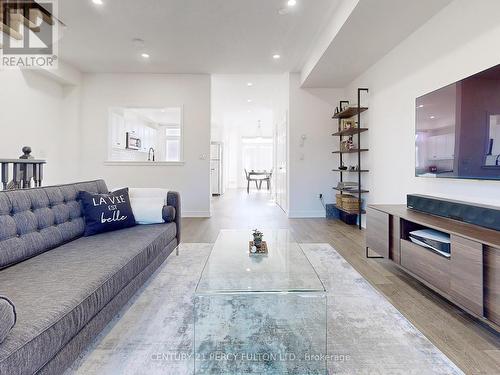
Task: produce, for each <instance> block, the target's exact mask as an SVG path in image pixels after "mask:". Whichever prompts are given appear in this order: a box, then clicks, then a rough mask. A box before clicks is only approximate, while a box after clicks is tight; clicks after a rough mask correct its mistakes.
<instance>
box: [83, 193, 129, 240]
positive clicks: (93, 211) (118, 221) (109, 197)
mask: <svg viewBox="0 0 500 375" xmlns="http://www.w3.org/2000/svg"><path fill="white" fill-rule="evenodd" d="M78 199H79V200H80V202H81V203H82V208H83V215H84V217H85V233H84V236H92V235H94V234H98V233H103V232H109V231H113V230H118V229H123V228H128V227H133V226H134V225H135V217H134V214H133V212H132V207H131V206H130V198H129V196H128V188H125V189H120V190H117V191H114V192H112V193H109V194H98V193H89V192H87V191H80V192H79V193H78Z"/></svg>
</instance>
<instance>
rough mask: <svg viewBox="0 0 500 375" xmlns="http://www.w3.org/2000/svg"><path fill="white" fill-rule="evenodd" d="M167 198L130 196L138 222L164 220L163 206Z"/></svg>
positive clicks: (154, 222) (150, 222)
mask: <svg viewBox="0 0 500 375" xmlns="http://www.w3.org/2000/svg"><path fill="white" fill-rule="evenodd" d="M164 205H165V198H162V197H153V198H132V197H131V198H130V206H132V212H133V213H134V217H135V222H136V223H137V224H161V223H164V222H165V220H163V206H164Z"/></svg>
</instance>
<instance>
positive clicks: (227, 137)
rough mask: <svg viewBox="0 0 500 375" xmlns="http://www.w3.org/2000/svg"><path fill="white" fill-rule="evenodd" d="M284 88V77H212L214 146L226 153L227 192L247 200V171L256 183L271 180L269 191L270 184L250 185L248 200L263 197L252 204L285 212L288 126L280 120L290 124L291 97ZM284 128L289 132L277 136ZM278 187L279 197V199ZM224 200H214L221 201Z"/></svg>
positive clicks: (224, 169)
mask: <svg viewBox="0 0 500 375" xmlns="http://www.w3.org/2000/svg"><path fill="white" fill-rule="evenodd" d="M284 82H285V80H284V79H283V76H281V75H213V76H212V129H211V134H212V136H211V141H212V142H218V143H219V144H221V147H222V149H223V150H224V151H223V156H222V164H221V166H220V169H221V170H222V174H223V182H222V184H223V189H221V190H222V191H223V192H225V193H226V194H227V195H228V196H229V193H231V192H232V191H233V190H234V191H235V190H241V191H244V192H245V194H247V192H246V189H247V173H246V172H245V171H247V172H249V174H251V175H252V178H259V176H261V178H263V179H264V178H265V177H268V176H271V177H270V179H269V190H268V188H267V185H268V184H267V181H263V182H262V183H257V185H256V184H255V182H251V184H250V190H249V193H248V194H247V195H248V196H250V195H252V194H253V195H255V194H259V195H261V196H262V199H260V200H255V199H254V200H253V202H257V201H259V202H260V201H266V202H267V203H266V204H272V205H274V206H275V207H276V205H278V204H279V207H281V208H283V210H286V208H287V205H286V199H287V198H286V167H287V163H286V161H285V160H286V157H287V151H286V141H287V140H286V120H285V121H283V120H281V121H280V120H279V119H283V118H286V116H285V115H284V110H283V107H284V105H281V104H282V103H285V102H286V100H285V98H286V96H287V95H286V94H287V91H286V86H285V85H284ZM280 123H281V125H282V126H283V127H284V129H285V132H283V130H280V131H278V125H279V124H280ZM278 135H280V137H281V138H280V140H279V142H278V140H277V138H276V137H277V136H278ZM278 146H279V147H280V148H279V149H278ZM283 148H285V150H283ZM212 164H213V163H212ZM278 165H279V167H280V168H281V173H280V177H278V176H277V170H278V169H277V168H278ZM211 168H213V165H212V166H211ZM212 174H214V173H212ZM278 183H279V184H280V185H279V189H280V194H279V195H277V194H276V192H277V188H278V185H277V184H278ZM213 186H216V184H213ZM259 187H260V188H259ZM226 194H222V195H221V196H220V197H217V196H216V197H215V198H213V199H215V200H217V201H220V200H221V199H224V195H226ZM232 196H234V194H233V195H232ZM242 197H245V195H243V196H242ZM278 197H279V199H280V202H279V203H278V202H277V198H278ZM249 198H250V197H249ZM251 200H252V199H251V198H250V199H249V201H251ZM245 207H247V206H245ZM215 211H216V210H215ZM215 211H214V213H215Z"/></svg>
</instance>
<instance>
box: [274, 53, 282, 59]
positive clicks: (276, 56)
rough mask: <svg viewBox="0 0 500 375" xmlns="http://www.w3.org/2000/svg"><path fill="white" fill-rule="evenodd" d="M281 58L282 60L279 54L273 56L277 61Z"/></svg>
mask: <svg viewBox="0 0 500 375" xmlns="http://www.w3.org/2000/svg"><path fill="white" fill-rule="evenodd" d="M280 58H281V56H280V55H278V54H276V55H273V59H275V60H279V59H280Z"/></svg>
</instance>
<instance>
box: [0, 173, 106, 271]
mask: <svg viewBox="0 0 500 375" xmlns="http://www.w3.org/2000/svg"><path fill="white" fill-rule="evenodd" d="M80 190H82V191H90V192H96V193H104V192H107V187H106V184H105V183H104V181H102V180H99V181H91V182H82V183H77V184H69V185H60V186H51V187H43V188H36V189H26V190H11V191H0V269H1V268H4V267H8V266H10V265H13V264H16V263H18V262H21V261H23V260H25V259H28V258H30V257H32V256H35V255H37V254H40V253H43V252H44V251H47V250H50V249H53V248H55V247H57V246H60V245H62V244H64V243H66V242H68V241H71V240H74V239H75V238H78V237H81V236H82V235H83V230H84V223H83V218H82V210H81V207H80V203H78V202H77V200H76V196H77V194H78V192H79V191H80Z"/></svg>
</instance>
